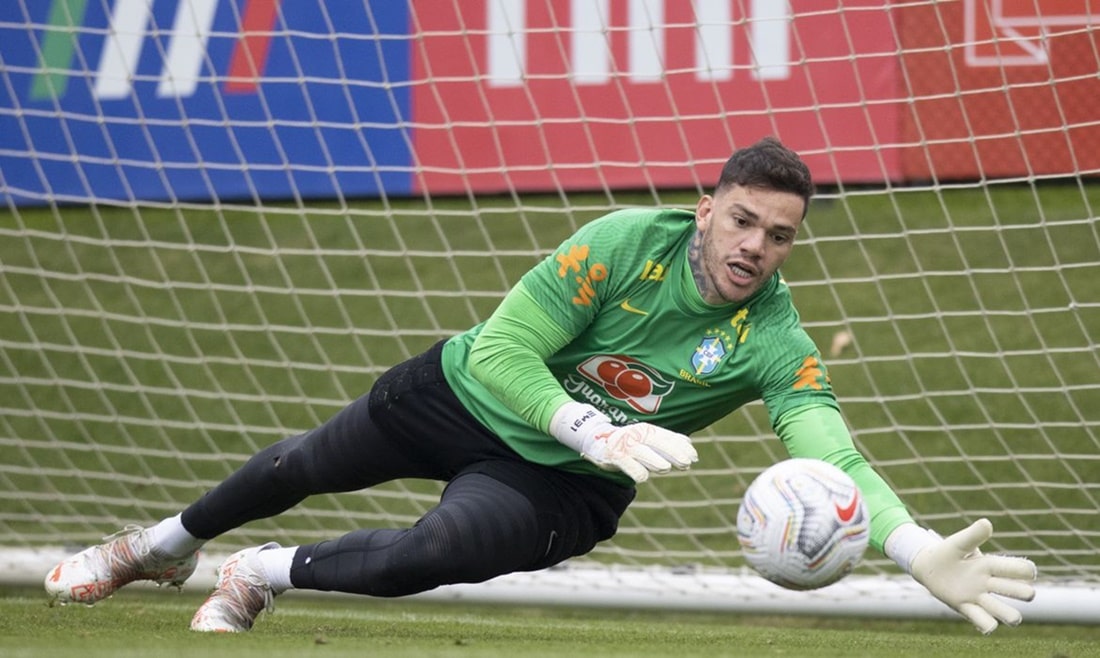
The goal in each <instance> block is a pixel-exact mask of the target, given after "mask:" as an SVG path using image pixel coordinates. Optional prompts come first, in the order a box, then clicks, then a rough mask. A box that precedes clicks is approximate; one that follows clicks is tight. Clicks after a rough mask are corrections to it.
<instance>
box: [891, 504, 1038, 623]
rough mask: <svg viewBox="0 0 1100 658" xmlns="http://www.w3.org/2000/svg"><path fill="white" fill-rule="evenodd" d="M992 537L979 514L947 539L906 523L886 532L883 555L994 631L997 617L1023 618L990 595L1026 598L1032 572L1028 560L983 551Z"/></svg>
mask: <svg viewBox="0 0 1100 658" xmlns="http://www.w3.org/2000/svg"><path fill="white" fill-rule="evenodd" d="M992 536H993V524H992V523H990V522H989V520H988V519H979V520H977V521H975V522H974V523H973V524H971V525H970V527H968V528H964V529H962V530H960V531H958V532H956V533H955V534H953V535H951V536H950V537H948V538H946V539H943V538H941V537H940V536H939V535H937V534H936V533H934V532H932V531H930V530H925V529H923V528H920V527H918V526H916V525H913V524H906V525H903V526H901V527H899V528H898V529H897V530H895V531H894V532H892V533H890V537H889V538H887V540H886V554H887V555H889V556H890V557H891V558H893V559H894V560H895V561H896V562H898V564H900V565H901V566H902V567H903V568H905V569H906V571H908V572H909V573H910V574H911V575H912V576H913V578H914V579H915V580H916V581H917V582H918V583H920V584H921V585H924V586H925V588H927V589H928V591H929V592H931V593H932V595H933V596H935V597H936V598H937V599H939V600H940V601H943V602H944V603H946V604H947V605H948V606H950V607H951V608H952V609H953V610H955V611H956V612H958V613H959V614H961V615H962V616H963V617H966V618H967V619H968V620H970V623H972V624H974V627H975V628H977V629H978V630H979V631H981V632H982V633H983V634H985V635H988V634H990V633H992V632H993V631H994V630H996V628H997V621H998V620H1000V621H1001V622H1004V623H1006V624H1008V625H1009V626H1016V625H1018V624H1019V623H1020V622H1021V621H1023V615H1021V614H1020V611H1019V610H1017V609H1016V608H1014V607H1012V606H1010V605H1008V604H1007V603H1005V602H1004V601H1002V600H1000V599H999V598H997V597H996V596H994V595H995V594H996V595H1000V596H1005V597H1008V598H1012V599H1018V600H1020V601H1030V600H1032V599H1034V598H1035V588H1034V587H1033V586H1032V585H1031V581H1033V580H1035V577H1036V575H1037V572H1036V569H1035V565H1034V564H1033V563H1032V562H1031V560H1027V559H1025V558H1021V557H1008V556H1004V555H984V554H983V553H982V552H981V550H979V547H980V546H981V545H982V544H984V543H985V542H986V541H988V540H989V538H990V537H992Z"/></svg>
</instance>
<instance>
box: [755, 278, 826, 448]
mask: <svg viewBox="0 0 1100 658" xmlns="http://www.w3.org/2000/svg"><path fill="white" fill-rule="evenodd" d="M781 286H782V289H783V293H782V294H779V295H777V296H776V297H774V298H773V299H772V300H770V302H769V303H770V304H771V305H772V307H771V308H769V309H765V310H764V312H762V313H757V312H756V310H755V309H754V311H753V312H752V313H750V318H751V317H753V316H754V315H762V316H764V317H765V318H767V320H766V322H767V323H768V324H767V325H766V326H764V327H761V329H760V334H759V335H758V336H757V337H756V338H757V339H758V340H757V347H756V348H755V351H754V354H755V357H754V358H755V367H754V372H755V373H756V377H757V379H758V386H759V388H760V397H761V399H762V400H763V402H764V405H765V406H766V407H767V409H768V416H769V418H770V420H771V423H772V426H773V427H775V424H776V422H777V421H778V419H779V418H780V417H782V416H783V415H785V414H787V413H788V412H790V411H791V410H793V409H797V408H798V407H802V406H806V405H822V406H828V407H833V408H834V409H838V410H839V405H837V401H836V394H835V393H834V392H833V387H832V381H831V380H830V379H829V371H828V369H827V368H826V366H825V362H824V361H823V360H822V359H821V352H820V351H819V350H818V348H817V345H816V344H815V343H814V341H813V339H812V338H810V336H809V335H808V334H807V333H806V331H805V330H804V329H803V328H802V326H801V321H800V319H799V317H798V313H797V311H795V309H794V306H793V305H792V304H791V302H790V295H789V292H787V291H786V284H781Z"/></svg>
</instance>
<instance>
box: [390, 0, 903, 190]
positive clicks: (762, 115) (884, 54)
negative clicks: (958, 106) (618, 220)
mask: <svg viewBox="0 0 1100 658" xmlns="http://www.w3.org/2000/svg"><path fill="white" fill-rule="evenodd" d="M601 4H602V5H603V6H606V8H607V15H599V12H598V8H599V7H600V6H601ZM648 4H649V5H652V6H663V8H664V15H663V16H659V17H653V16H638V15H637V11H638V7H639V6H646V5H647V3H644V2H642V3H638V2H634V3H628V2H627V1H626V0H607V1H606V2H604V3H601V2H599V1H594V2H591V3H571V2H569V0H537V1H526V2H524V1H522V0H521V1H519V2H516V1H515V0H504V1H503V2H502V1H501V0H493V2H491V3H486V2H485V1H484V0H475V1H470V2H463V3H461V7H462V14H461V15H458V14H456V13H455V12H456V10H457V7H458V3H434V2H433V3H412V7H413V10H414V12H415V13H414V17H413V25H414V29H416V30H417V31H418V32H419V33H420V34H421V35H422V38H421V39H420V40H419V41H418V42H417V43H416V44H415V45H414V53H413V74H412V79H413V80H414V84H415V85H416V87H415V89H414V91H413V99H412V105H413V116H414V117H415V123H416V129H415V131H414V135H415V151H416V154H417V157H418V159H419V162H418V164H419V171H420V175H419V180H418V181H417V182H416V184H417V185H419V186H421V187H423V188H427V189H430V190H431V191H432V192H433V193H447V192H464V191H467V190H476V191H479V192H491V191H502V190H513V189H515V190H556V189H559V188H563V189H569V190H585V189H589V190H599V189H605V188H624V187H626V188H629V187H647V186H649V185H654V186H659V187H692V186H699V187H702V188H703V189H709V188H710V187H711V186H712V185H713V184H714V182H715V179H716V177H717V172H718V169H719V167H720V164H721V163H722V162H724V161H725V160H726V158H728V157H729V155H730V153H732V152H733V150H735V149H736V148H738V147H741V146H746V145H748V144H750V143H752V142H754V141H756V140H757V139H759V138H760V137H762V136H764V135H769V134H773V135H776V136H778V137H779V138H780V139H782V140H783V141H784V142H785V143H787V144H788V145H790V146H791V147H792V148H795V149H797V150H798V151H799V152H801V153H802V154H803V155H804V157H805V158H806V160H807V162H808V164H809V165H810V166H811V168H812V170H813V172H814V175H815V177H816V178H817V180H819V181H822V182H831V181H836V180H839V179H841V178H843V179H844V180H848V181H878V180H883V179H886V178H895V177H896V176H897V175H898V173H899V171H898V169H897V166H898V165H897V163H896V161H895V162H893V163H892V162H889V161H887V160H884V159H883V158H881V157H879V154H878V152H877V151H876V148H875V147H876V145H877V144H889V143H894V142H896V140H897V126H898V123H897V119H896V117H897V114H898V112H899V109H900V108H899V106H900V103H898V102H897V101H896V98H897V89H898V82H897V77H896V76H897V64H896V58H895V56H894V53H895V51H896V48H895V43H894V39H893V32H892V29H891V27H890V23H889V17H888V14H887V13H886V12H885V11H884V10H883V9H882V8H881V7H879V8H877V9H873V10H867V11H858V9H860V8H861V7H862V8H868V7H875V5H876V4H880V3H876V2H850V3H845V9H846V10H845V12H842V13H838V12H835V11H834V12H817V13H814V12H813V8H814V7H816V6H818V3H814V2H809V1H803V2H798V1H796V2H793V3H791V4H792V6H793V9H794V12H795V13H796V14H797V15H798V18H797V19H796V20H794V21H790V20H789V19H788V18H786V17H783V16H779V17H769V16H746V15H743V14H742V13H741V12H742V11H743V10H744V9H743V8H744V7H745V6H747V5H750V4H753V5H764V4H769V3H742V2H729V3H721V2H715V3H709V2H708V3H687V2H664V3H659V2H653V3H648ZM770 4H773V5H778V6H784V5H785V3H770ZM693 5H694V9H693ZM573 6H578V7H581V6H583V7H584V8H585V11H587V12H589V13H588V14H583V13H582V14H580V15H576V16H574V15H572V14H571V7H573ZM849 9H851V10H849ZM632 12H634V13H633V14H632ZM695 12H701V13H702V14H701V15H700V16H696V13H695ZM703 12H705V13H703ZM501 14H503V16H502V15H501ZM723 21H724V22H723ZM490 23H491V24H492V25H490ZM509 33H510V34H509ZM494 35H495V36H494ZM849 39H854V40H855V45H856V48H857V51H858V52H860V53H864V54H865V55H866V56H863V57H858V58H853V57H851V46H850V45H849V42H848V40H849ZM494 40H495V41H494Z"/></svg>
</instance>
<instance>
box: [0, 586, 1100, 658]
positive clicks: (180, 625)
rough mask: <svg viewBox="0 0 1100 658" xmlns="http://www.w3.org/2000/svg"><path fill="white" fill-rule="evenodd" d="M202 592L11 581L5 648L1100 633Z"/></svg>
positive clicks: (825, 646)
mask: <svg viewBox="0 0 1100 658" xmlns="http://www.w3.org/2000/svg"><path fill="white" fill-rule="evenodd" d="M201 601H202V597H201V595H200V594H198V593H194V592H188V591H187V590H185V591H184V593H182V594H178V595H177V594H175V593H174V592H169V591H164V592H161V591H148V590H141V591H127V590H125V589H124V590H122V591H120V592H119V593H117V594H116V595H115V596H114V597H113V598H111V599H108V600H107V601H103V602H100V603H98V604H96V605H95V606H94V607H85V606H66V607H62V608H50V607H47V606H46V604H45V602H44V601H43V599H42V598H41V596H40V595H39V593H38V592H37V591H31V590H22V589H16V590H11V589H8V590H2V589H0V645H2V646H3V647H4V649H3V654H4V655H5V656H7V657H9V658H18V657H21V656H71V655H80V656H111V657H119V658H121V657H125V656H133V657H135V658H137V657H139V656H140V657H141V658H145V657H146V656H203V657H204V658H222V657H223V656H224V657H226V658H230V657H232V658H245V657H251V656H257V657H259V656H267V657H272V656H325V657H326V658H336V657H338V656H340V657H342V656H349V657H350V656H387V657H389V656H393V657H408V658H425V657H429V656H438V657H441V658H442V657H447V658H450V657H454V658H458V657H462V658H468V657H471V656H478V657H482V658H519V657H522V658H541V657H545V658H560V657H561V656H588V657H591V658H604V657H611V656H619V657H623V658H627V657H635V656H636V657H643V656H653V657H654V658H657V657H661V658H666V657H668V656H683V657H686V656H700V657H704V656H705V657H708V658H719V657H723V656H729V657H731V658H732V657H739V658H740V657H752V656H775V657H777V658H778V657H786V658H792V657H803V656H805V657H816V656H836V657H850V656H867V657H875V658H878V657H889V658H960V657H962V656H965V657H966V658H1016V657H1023V656H1028V657H1034V658H1086V657H1088V656H1100V629H1096V628H1089V627H1082V626H1076V627H1073V626H1049V625H1037V624H1026V623H1025V624H1024V625H1022V626H1019V627H1017V628H1000V629H998V630H997V631H996V632H995V633H993V634H992V635H989V636H982V635H979V634H978V633H977V632H976V631H974V630H973V629H971V627H970V626H969V625H968V624H965V623H961V622H929V621H919V622H916V621H914V622H906V621H883V620H866V619H862V620H859V619H818V618H812V617H796V618H780V617H744V616H730V615H717V614H696V613H656V612H638V611H621V610H606V609H600V610H589V609H567V608H556V607H555V608H537V607H507V608H504V607H496V606H481V605H475V606H470V605H466V606H457V605H454V604H446V605H441V604H434V603H425V602H418V601H408V600H405V601H377V600H370V599H357V598H351V597H332V598H329V597H325V598H320V597H313V596H306V595H296V594H294V593H292V594H288V595H285V596H283V597H281V598H279V599H277V600H276V609H275V611H274V612H273V613H269V614H265V615H264V616H262V617H261V618H260V619H259V621H258V622H257V624H256V627H255V628H254V629H253V630H252V631H251V632H249V633H246V634H240V635H206V634H200V633H193V632H191V631H189V630H188V629H187V623H188V621H189V620H190V617H191V614H192V613H193V611H194V609H195V607H197V606H198V604H199V603H200V602H201Z"/></svg>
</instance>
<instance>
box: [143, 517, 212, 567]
mask: <svg viewBox="0 0 1100 658" xmlns="http://www.w3.org/2000/svg"><path fill="white" fill-rule="evenodd" d="M146 533H147V534H148V536H149V542H150V544H151V545H152V548H153V550H154V551H156V552H158V553H162V554H164V555H167V556H169V557H183V556H184V555H190V554H192V553H194V552H195V551H197V550H199V549H200V548H202V545H203V544H205V543H206V540H205V539H199V538H198V537H196V536H194V535H192V534H191V533H190V532H187V529H186V528H184V527H183V522H182V521H180V515H179V514H177V515H175V516H172V517H169V518H167V519H164V520H163V521H161V522H160V523H158V524H156V525H155V526H153V527H152V528H149V529H148V530H147V531H146Z"/></svg>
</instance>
